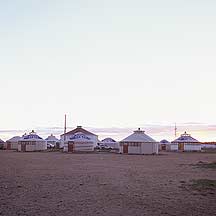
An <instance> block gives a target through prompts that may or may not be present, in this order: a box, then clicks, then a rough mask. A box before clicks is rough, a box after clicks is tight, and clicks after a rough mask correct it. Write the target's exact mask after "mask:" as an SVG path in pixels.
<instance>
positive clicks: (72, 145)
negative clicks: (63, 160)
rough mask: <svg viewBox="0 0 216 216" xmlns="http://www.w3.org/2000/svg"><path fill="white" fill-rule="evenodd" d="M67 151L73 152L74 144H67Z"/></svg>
mask: <svg viewBox="0 0 216 216" xmlns="http://www.w3.org/2000/svg"><path fill="white" fill-rule="evenodd" d="M68 151H69V152H73V151H74V144H71V143H69V144H68Z"/></svg>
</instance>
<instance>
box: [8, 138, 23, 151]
mask: <svg viewBox="0 0 216 216" xmlns="http://www.w3.org/2000/svg"><path fill="white" fill-rule="evenodd" d="M20 139H21V137H20V136H14V137H12V138H11V139H9V140H7V141H6V144H5V149H7V150H18V141H19V140H20Z"/></svg>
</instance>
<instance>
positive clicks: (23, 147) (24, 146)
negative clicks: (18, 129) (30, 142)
mask: <svg viewBox="0 0 216 216" xmlns="http://www.w3.org/2000/svg"><path fill="white" fill-rule="evenodd" d="M21 151H23V152H25V151H26V143H22V144H21Z"/></svg>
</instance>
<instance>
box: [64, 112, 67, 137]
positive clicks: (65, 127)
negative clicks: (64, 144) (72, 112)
mask: <svg viewBox="0 0 216 216" xmlns="http://www.w3.org/2000/svg"><path fill="white" fill-rule="evenodd" d="M66 122H67V116H66V114H65V122H64V141H65V140H66V136H65V134H66V129H67V124H66Z"/></svg>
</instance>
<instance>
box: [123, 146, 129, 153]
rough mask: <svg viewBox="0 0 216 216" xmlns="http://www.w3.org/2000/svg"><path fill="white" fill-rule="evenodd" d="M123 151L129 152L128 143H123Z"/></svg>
mask: <svg viewBox="0 0 216 216" xmlns="http://www.w3.org/2000/svg"><path fill="white" fill-rule="evenodd" d="M123 153H126V154H127V153H128V145H123Z"/></svg>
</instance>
